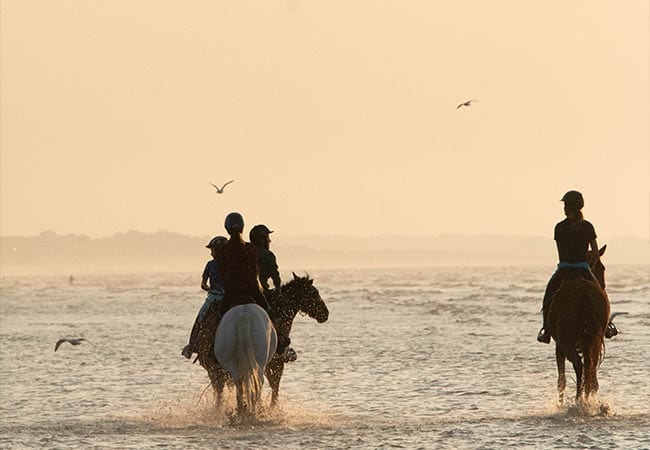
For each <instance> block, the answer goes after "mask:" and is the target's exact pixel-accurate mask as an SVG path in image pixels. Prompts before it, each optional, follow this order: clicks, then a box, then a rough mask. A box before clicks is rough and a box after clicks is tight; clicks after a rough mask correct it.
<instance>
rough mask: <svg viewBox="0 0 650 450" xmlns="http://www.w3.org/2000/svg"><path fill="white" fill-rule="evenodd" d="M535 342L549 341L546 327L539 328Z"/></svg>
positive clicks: (546, 342)
mask: <svg viewBox="0 0 650 450" xmlns="http://www.w3.org/2000/svg"><path fill="white" fill-rule="evenodd" d="M537 342H541V343H543V344H549V343H550V342H551V335H550V334H548V331H546V328H542V329H541V330H539V333H537Z"/></svg>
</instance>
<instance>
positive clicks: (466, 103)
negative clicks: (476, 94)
mask: <svg viewBox="0 0 650 450" xmlns="http://www.w3.org/2000/svg"><path fill="white" fill-rule="evenodd" d="M477 101H478V100H467V101H466V102H463V103H461V104H459V105H458V106H456V109H458V108H460V107H461V106H469V105H471V104H472V102H477Z"/></svg>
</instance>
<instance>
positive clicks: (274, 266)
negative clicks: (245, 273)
mask: <svg viewBox="0 0 650 450" xmlns="http://www.w3.org/2000/svg"><path fill="white" fill-rule="evenodd" d="M271 233H273V231H271V230H269V227H267V226H266V225H264V224H260V225H255V226H254V227H253V228H251V231H250V233H249V234H248V237H249V240H250V243H251V244H253V246H254V247H255V253H256V255H257V265H258V266H259V268H260V283H261V284H262V289H263V290H264V294H267V293H268V292H269V289H270V288H269V278H270V279H271V280H273V287H274V288H275V293H276V294H277V295H279V294H280V291H281V287H280V286H281V284H282V280H281V279H280V272H278V263H277V260H276V259H275V254H274V253H273V252H272V251H271V248H270V247H271V237H270V236H269V235H270V234H271Z"/></svg>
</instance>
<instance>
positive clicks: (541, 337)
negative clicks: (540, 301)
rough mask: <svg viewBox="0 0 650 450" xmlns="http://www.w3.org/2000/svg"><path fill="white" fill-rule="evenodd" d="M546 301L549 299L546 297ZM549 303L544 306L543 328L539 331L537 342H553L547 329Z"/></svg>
mask: <svg viewBox="0 0 650 450" xmlns="http://www.w3.org/2000/svg"><path fill="white" fill-rule="evenodd" d="M544 303H547V299H544ZM547 306H548V305H543V306H542V329H541V330H539V332H538V333H537V342H541V343H542V344H549V343H550V342H551V335H550V334H549V332H548V331H547V329H546V310H547Z"/></svg>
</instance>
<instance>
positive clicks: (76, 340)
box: [54, 338, 90, 351]
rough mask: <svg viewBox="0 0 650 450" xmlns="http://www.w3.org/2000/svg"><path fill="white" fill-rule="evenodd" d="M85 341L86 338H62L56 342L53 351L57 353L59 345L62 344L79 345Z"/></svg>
mask: <svg viewBox="0 0 650 450" xmlns="http://www.w3.org/2000/svg"><path fill="white" fill-rule="evenodd" d="M85 340H86V338H62V339H59V340H58V341H56V344H55V345H54V351H57V350H58V349H59V347H60V346H61V344H63V343H64V342H69V343H70V344H72V345H79V344H81V342H82V341H85ZM88 343H90V341H88Z"/></svg>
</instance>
